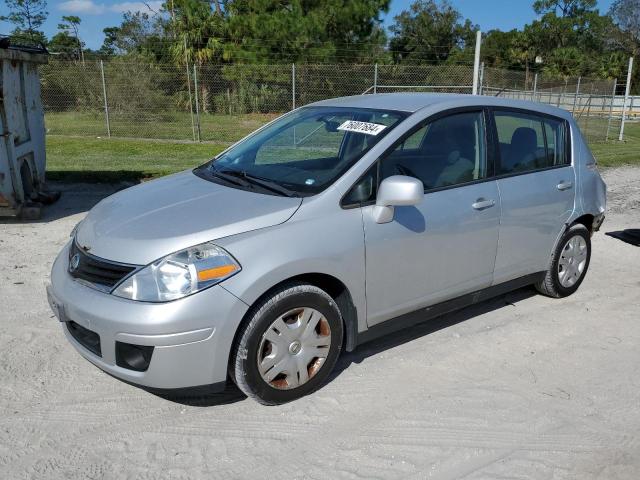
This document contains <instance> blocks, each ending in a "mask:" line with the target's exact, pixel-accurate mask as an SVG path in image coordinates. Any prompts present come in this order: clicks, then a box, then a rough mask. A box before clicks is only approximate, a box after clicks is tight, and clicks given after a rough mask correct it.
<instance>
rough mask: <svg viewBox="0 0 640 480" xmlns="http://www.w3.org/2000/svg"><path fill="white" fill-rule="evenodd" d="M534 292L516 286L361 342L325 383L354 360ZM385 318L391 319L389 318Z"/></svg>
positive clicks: (340, 361) (363, 358)
mask: <svg viewBox="0 0 640 480" xmlns="http://www.w3.org/2000/svg"><path fill="white" fill-rule="evenodd" d="M535 295H537V292H536V291H535V289H534V288H533V287H524V288H520V289H518V290H514V291H512V292H509V293H506V294H504V295H500V296H498V297H495V298H492V299H489V300H485V301H484V302H480V303H477V304H475V305H471V306H469V307H466V308H463V309H461V310H458V311H456V312H451V313H448V314H445V315H442V316H440V317H436V318H433V319H430V320H426V321H425V322H424V323H420V324H417V325H415V326H413V327H409V328H406V329H403V330H399V331H397V332H394V333H391V334H387V335H385V336H383V337H380V338H377V339H375V340H372V341H370V342H367V343H365V344H362V345H360V346H358V348H356V349H355V350H354V351H353V352H344V353H343V354H342V355H341V356H340V358H339V359H338V362H337V364H336V366H335V368H334V370H333V372H332V374H331V375H330V377H329V380H328V381H327V383H329V382H331V381H333V380H334V379H335V378H337V377H338V376H339V375H340V374H341V373H342V372H343V371H345V370H346V369H348V368H349V366H351V365H352V364H354V363H356V364H359V363H362V362H364V361H365V360H366V359H367V358H369V357H372V356H374V355H378V354H379V353H382V352H384V351H386V350H390V349H392V348H395V347H398V346H400V345H403V344H405V343H408V342H411V341H413V340H415V339H417V338H420V337H424V336H425V335H430V334H432V333H435V332H438V331H440V330H443V329H445V328H448V327H451V326H453V325H456V324H458V323H461V322H464V321H466V320H469V319H471V318H473V317H477V316H479V315H482V314H484V313H489V312H492V311H494V310H498V309H500V308H503V307H506V306H515V305H516V304H517V303H518V302H521V301H523V300H526V299H528V298H530V297H533V296H535ZM389 321H390V322H393V320H389Z"/></svg>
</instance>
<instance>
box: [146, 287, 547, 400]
mask: <svg viewBox="0 0 640 480" xmlns="http://www.w3.org/2000/svg"><path fill="white" fill-rule="evenodd" d="M536 294H537V293H536V291H535V290H534V289H533V287H524V288H521V289H518V290H514V291H513V292H509V293H506V294H504V295H501V296H499V297H495V298H493V299H490V300H486V301H484V302H481V303H478V304H476V305H472V306H470V307H467V308H464V309H462V310H459V311H457V312H452V313H448V314H445V315H443V316H441V317H437V318H433V319H431V320H427V321H425V322H424V323H421V324H418V325H415V326H413V327H410V328H407V329H404V330H400V331H398V332H394V333H391V334H388V335H385V336H384V337H380V338H378V339H376V340H372V341H370V342H367V343H365V344H363V345H360V346H359V347H358V348H356V350H355V351H353V352H343V354H342V355H341V356H340V358H339V359H338V362H337V363H336V366H335V367H334V369H333V372H332V373H331V375H330V376H329V379H328V380H327V382H326V383H325V385H326V384H328V383H330V382H332V381H333V380H335V379H336V378H337V377H338V376H340V375H341V374H342V372H344V371H345V370H347V369H348V368H349V366H351V365H352V364H354V363H356V364H359V363H362V362H363V361H365V360H366V359H367V358H369V357H372V356H375V355H378V354H380V353H382V352H384V351H386V350H390V349H392V348H395V347H397V346H400V345H403V344H405V343H408V342H411V341H413V340H415V339H417V338H420V337H424V336H425V335H430V334H432V333H435V332H437V331H440V330H443V329H445V328H447V327H451V326H453V325H456V324H458V323H461V322H464V321H465V320H469V319H471V318H473V317H476V316H478V315H482V314H484V313H489V312H492V311H494V310H498V309H500V308H503V307H506V306H515V304H517V303H518V302H521V301H523V300H526V299H528V298H530V297H533V296H535V295H536ZM390 321H391V322H393V320H390ZM141 388H143V389H144V390H146V391H148V392H149V393H152V394H153V395H156V396H158V397H160V398H163V399H165V400H168V401H170V402H174V403H179V404H182V405H188V406H191V407H212V406H216V405H228V404H231V403H235V402H239V401H241V400H244V399H246V398H247V397H246V395H244V394H243V393H242V392H241V391H240V389H238V387H236V386H235V384H234V383H233V382H232V381H231V380H228V381H227V383H226V386H225V389H224V391H223V392H219V393H209V392H207V387H199V388H185V389H181V390H174V391H171V392H170V393H167V392H161V391H154V390H151V389H147V388H144V387H141ZM321 388H322V387H321Z"/></svg>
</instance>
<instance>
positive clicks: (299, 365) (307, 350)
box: [257, 307, 331, 390]
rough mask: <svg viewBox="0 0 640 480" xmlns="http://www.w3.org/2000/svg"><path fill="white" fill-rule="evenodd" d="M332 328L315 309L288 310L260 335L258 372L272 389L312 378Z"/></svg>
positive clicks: (285, 388)
mask: <svg viewBox="0 0 640 480" xmlns="http://www.w3.org/2000/svg"><path fill="white" fill-rule="evenodd" d="M330 346H331V327H330V326H329V322H328V321H327V319H326V318H325V317H324V316H323V315H322V314H321V313H320V312H319V311H318V310H315V309H314V308H309V307H303V308H296V309H294V310H289V311H288V312H287V313H285V314H284V315H281V316H280V317H278V318H277V319H276V320H275V321H274V322H273V323H272V324H271V325H270V326H269V328H267V330H266V331H265V332H264V333H263V334H262V339H261V340H260V346H259V348H258V358H257V362H258V371H259V372H260V375H261V376H262V379H263V380H264V381H265V382H267V383H268V384H269V385H271V386H272V387H274V388H277V389H279V390H288V389H291V388H296V387H299V386H300V385H303V384H305V383H307V382H308V381H309V380H310V379H311V378H313V377H314V376H315V375H316V374H317V373H318V371H319V370H320V368H321V367H322V365H323V364H324V362H325V360H326V359H327V355H328V354H329V348H330Z"/></svg>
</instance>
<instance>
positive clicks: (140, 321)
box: [47, 245, 248, 389]
mask: <svg viewBox="0 0 640 480" xmlns="http://www.w3.org/2000/svg"><path fill="white" fill-rule="evenodd" d="M68 248H69V245H67V246H66V247H65V248H64V249H63V250H62V251H61V252H60V254H59V255H58V257H57V258H56V260H55V262H54V264H53V267H52V271H51V285H50V286H48V287H47V296H48V299H49V303H50V305H51V307H52V310H53V311H54V313H55V314H56V317H58V319H59V320H60V321H61V324H62V325H63V329H64V333H65V335H66V337H67V339H68V340H69V342H70V343H71V344H72V345H73V346H74V347H75V348H76V350H78V352H79V353H80V354H81V355H82V356H83V357H84V358H86V359H87V360H89V361H90V362H91V363H93V364H94V365H96V366H98V367H99V368H101V369H102V370H104V371H106V372H108V373H109V374H111V375H113V376H115V377H118V378H120V379H122V380H125V381H127V382H130V383H134V384H137V385H142V386H146V387H151V388H158V389H175V388H186V387H195V386H203V385H212V384H218V385H220V384H222V383H223V382H225V381H226V378H227V363H228V359H229V352H230V349H231V345H232V343H233V339H234V335H235V332H236V329H237V327H238V325H239V324H240V321H241V320H242V318H243V316H244V314H245V313H246V311H247V309H248V306H247V305H246V304H245V303H243V302H242V301H241V300H239V299H238V298H237V297H235V296H234V295H232V294H231V293H229V292H228V291H227V290H225V289H224V288H223V287H221V286H219V285H216V286H214V287H211V288H208V289H207V290H204V291H202V292H198V293H196V294H194V295H191V296H188V297H185V298H182V299H180V300H175V301H173V302H168V303H145V302H137V301H132V300H127V299H124V298H119V297H116V296H114V295H111V294H108V293H102V292H99V291H97V290H94V289H92V288H89V287H87V286H85V285H82V284H80V283H78V282H77V281H75V280H74V279H73V278H72V277H71V275H69V273H68V272H67V268H68V265H67V264H68ZM76 325H79V326H80V327H81V328H80V329H78V328H77V327H76ZM78 331H82V332H85V333H86V332H89V334H87V335H90V334H95V335H97V336H99V339H98V338H97V337H95V335H93V336H92V338H95V339H96V343H97V344H98V345H99V347H97V346H96V347H95V348H92V346H91V345H90V344H89V343H87V342H85V341H83V338H82V336H81V335H78V334H77V332H78ZM74 332H75V333H76V334H75V335H74V334H73V333H74ZM116 342H120V343H121V344H123V343H124V344H129V345H135V346H140V347H153V348H152V349H150V348H148V349H147V350H152V354H151V360H150V362H149V363H148V367H147V368H146V369H145V370H144V371H136V370H134V369H131V368H125V367H123V366H120V365H118V362H117V355H116ZM120 363H122V362H120Z"/></svg>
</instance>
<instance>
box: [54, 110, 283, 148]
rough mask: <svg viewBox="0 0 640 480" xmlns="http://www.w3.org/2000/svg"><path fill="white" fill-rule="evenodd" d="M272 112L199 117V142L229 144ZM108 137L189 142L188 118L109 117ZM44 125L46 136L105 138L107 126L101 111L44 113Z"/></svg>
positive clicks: (175, 114)
mask: <svg viewBox="0 0 640 480" xmlns="http://www.w3.org/2000/svg"><path fill="white" fill-rule="evenodd" d="M276 116H278V114H275V113H248V114H244V115H219V114H215V115H212V114H202V115H201V116H200V139H201V140H202V141H211V142H222V143H230V142H234V141H236V140H238V139H239V138H242V137H244V136H245V135H248V134H249V133H251V132H253V131H254V130H255V129H257V128H258V127H260V126H262V125H264V124H265V123H266V122H268V121H269V120H272V119H273V118H275V117H276ZM109 121H110V123H109V125H110V128H111V135H112V136H114V137H120V138H122V137H125V138H153V139H166V140H193V130H192V129H191V116H190V115H189V113H186V112H165V113H151V112H141V113H139V114H135V115H134V114H131V113H129V114H118V113H115V112H111V113H110V115H109ZM45 125H46V128H47V133H48V134H49V135H68V136H89V137H106V136H107V127H106V123H105V119H104V115H103V114H102V112H47V114H46V115H45Z"/></svg>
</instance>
